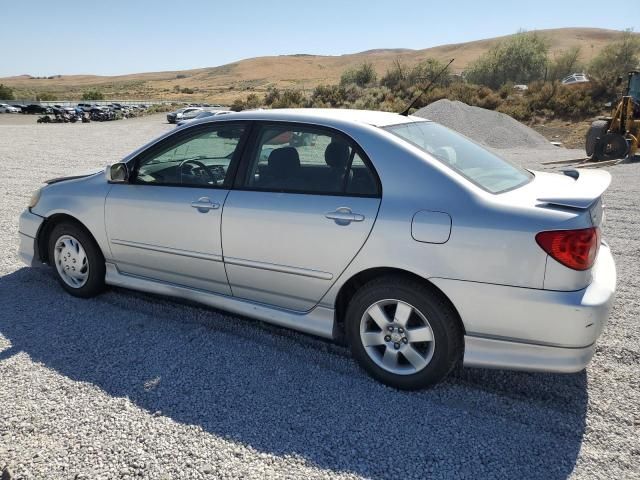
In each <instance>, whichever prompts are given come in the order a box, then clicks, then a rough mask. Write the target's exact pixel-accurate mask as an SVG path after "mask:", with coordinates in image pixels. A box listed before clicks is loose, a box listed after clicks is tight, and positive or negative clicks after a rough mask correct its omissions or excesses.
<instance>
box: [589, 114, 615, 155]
mask: <svg viewBox="0 0 640 480" xmlns="http://www.w3.org/2000/svg"><path fill="white" fill-rule="evenodd" d="M607 130H609V121H608V120H596V121H595V122H593V123H592V124H591V126H590V127H589V131H588V132H587V139H586V142H585V151H586V153H587V157H591V156H593V154H594V152H595V151H596V140H597V139H598V138H602V136H603V135H604V134H605V133H607Z"/></svg>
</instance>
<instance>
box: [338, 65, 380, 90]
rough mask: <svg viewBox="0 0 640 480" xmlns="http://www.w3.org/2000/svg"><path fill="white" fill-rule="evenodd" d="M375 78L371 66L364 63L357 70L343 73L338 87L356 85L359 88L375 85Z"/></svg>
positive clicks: (374, 72)
mask: <svg viewBox="0 0 640 480" xmlns="http://www.w3.org/2000/svg"><path fill="white" fill-rule="evenodd" d="M377 78H378V76H377V75H376V71H375V69H374V68H373V64H372V63H369V62H365V63H363V64H362V65H360V66H359V67H357V68H354V69H351V70H347V71H346V72H344V73H343V74H342V76H341V77H340V85H343V86H344V85H350V84H356V85H358V86H359V87H366V86H367V85H371V84H373V83H376V81H377Z"/></svg>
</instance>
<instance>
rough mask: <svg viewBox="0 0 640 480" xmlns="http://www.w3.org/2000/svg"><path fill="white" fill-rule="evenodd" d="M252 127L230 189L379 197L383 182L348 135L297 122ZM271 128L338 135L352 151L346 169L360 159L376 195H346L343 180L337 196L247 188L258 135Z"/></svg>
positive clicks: (257, 123)
mask: <svg viewBox="0 0 640 480" xmlns="http://www.w3.org/2000/svg"><path fill="white" fill-rule="evenodd" d="M252 123H253V125H252V126H251V128H249V132H247V133H249V134H248V135H247V138H246V142H245V145H244V148H243V155H242V158H241V159H240V162H239V164H238V167H237V169H236V172H235V179H234V181H233V187H231V188H232V189H233V190H240V191H250V192H273V193H282V194H294V195H324V196H336V197H364V198H381V197H382V182H381V181H380V176H379V175H378V172H377V170H376V169H375V167H374V165H373V162H372V161H371V160H370V159H369V156H368V155H367V154H366V153H365V151H364V150H363V148H362V147H361V146H360V144H358V142H356V141H355V140H354V139H353V138H352V137H351V136H350V135H348V134H346V133H345V132H342V131H340V130H338V129H336V128H333V127H327V126H325V125H316V124H314V123H305V122H299V121H292V122H288V121H283V120H275V121H269V120H258V121H254V122H252ZM270 126H275V127H287V128H291V129H295V128H303V129H304V128H310V129H314V130H318V131H326V132H327V133H330V134H333V135H336V134H337V135H340V136H342V137H344V138H345V139H346V140H347V141H348V142H349V144H350V145H351V146H352V152H351V155H350V159H349V167H348V170H350V169H351V166H352V163H353V159H354V157H355V155H356V154H357V155H358V156H359V157H360V158H361V159H362V162H363V163H364V164H365V166H366V167H367V168H368V169H369V171H370V172H371V174H372V175H373V178H374V181H375V184H376V193H375V194H356V193H347V191H346V186H347V185H346V180H345V184H344V185H343V188H342V192H339V193H327V192H315V191H305V190H281V189H264V188H253V187H250V186H248V185H245V183H246V180H247V171H248V169H249V168H250V166H251V162H252V160H253V159H254V158H255V156H256V155H257V153H258V152H257V150H258V148H259V145H258V144H259V137H260V135H259V134H260V133H261V132H262V131H263V130H264V129H265V128H268V127H270Z"/></svg>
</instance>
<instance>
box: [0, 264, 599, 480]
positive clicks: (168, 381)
mask: <svg viewBox="0 0 640 480" xmlns="http://www.w3.org/2000/svg"><path fill="white" fill-rule="evenodd" d="M0 334H2V336H4V337H5V338H6V339H7V340H9V342H10V343H11V345H10V347H9V348H6V349H4V350H2V351H0V362H2V361H5V360H7V359H10V358H11V357H12V356H13V355H15V354H17V353H20V352H25V353H26V354H28V355H29V356H30V358H31V359H32V360H33V361H35V362H41V363H42V364H44V365H45V366H46V367H48V368H50V369H53V370H55V371H57V372H59V373H60V374H61V375H64V376H66V377H68V378H70V379H73V380H76V381H82V382H90V383H92V384H94V385H96V386H97V387H99V388H100V389H102V390H104V391H105V392H107V393H108V394H109V395H111V396H114V397H126V398H128V399H130V400H131V401H132V402H134V403H135V404H136V405H138V406H139V407H141V408H143V409H145V410H147V411H149V412H151V413H154V414H156V415H163V416H166V417H169V418H171V419H173V420H175V421H177V422H180V423H183V424H190V425H197V426H200V427H202V428H203V429H204V430H205V431H206V432H208V433H209V434H211V435H215V436H218V437H222V438H225V439H228V440H231V441H234V442H239V443H242V444H244V445H248V446H250V447H252V448H254V449H256V450H257V451H259V452H265V453H269V454H273V455H278V456H285V455H289V456H291V455H294V456H299V457H302V458H304V459H305V460H306V461H307V462H309V463H310V464H312V465H316V466H317V467H320V468H323V469H328V470H333V471H340V472H351V473H353V474H357V475H363V476H366V477H371V478H388V477H397V478H405V477H408V476H415V472H416V471H417V472H423V473H424V477H428V476H432V475H435V476H444V475H445V473H446V476H453V477H462V476H467V477H474V478H484V477H501V478H504V477H516V476H517V477H519V478H545V479H560V478H566V477H567V476H569V475H570V473H571V472H572V470H573V468H574V466H575V463H576V459H577V457H578V453H579V451H580V446H581V442H582V437H583V434H584V430H585V416H586V412H587V400H588V397H587V376H586V373H585V372H581V373H579V374H574V375H553V374H530V373H518V372H504V371H489V370H473V369H462V370H459V371H456V372H455V373H454V375H453V376H452V377H451V378H450V379H448V380H447V381H446V382H444V383H442V384H441V385H438V386H437V387H435V388H433V389H431V390H428V391H422V392H400V391H396V390H393V389H390V388H387V387H385V386H383V385H380V384H378V383H376V382H375V381H372V380H370V379H369V378H368V377H367V376H366V375H365V374H364V373H362V372H361V371H360V370H359V369H358V368H357V367H356V366H355V364H354V362H353V361H351V359H350V357H349V353H348V351H347V350H346V349H345V348H343V347H339V346H335V345H333V344H330V343H327V342H324V341H321V340H317V339H315V338H312V337H308V336H305V335H301V334H298V333H295V332H291V331H288V330H285V329H279V328H275V327H270V326H266V325H265V324H262V323H260V322H255V321H252V320H248V319H244V318H239V317H235V316H230V315H226V314H224V313H220V312H216V311H212V310H210V309H206V308H201V307H198V306H193V305H185V304H183V303H176V302H173V301H169V300H165V299H162V298H158V297H153V296H147V295H144V294H139V293H135V292H127V291H123V290H112V291H109V292H107V293H105V294H103V295H101V296H99V297H97V298H95V299H91V300H81V299H77V298H74V297H71V296H69V295H67V294H65V293H64V292H63V291H62V289H61V288H60V287H59V286H58V285H57V283H56V280H55V279H54V277H53V276H52V274H51V273H50V272H49V271H48V270H42V269H27V268H23V269H21V270H18V271H16V272H14V273H11V274H9V275H5V276H3V277H0ZM4 381H6V382H8V383H9V384H10V383H11V379H10V378H8V379H7V378H5V379H4ZM406 466H411V468H410V471H411V472H414V473H411V474H410V473H409V470H408V469H407V470H405V467H406Z"/></svg>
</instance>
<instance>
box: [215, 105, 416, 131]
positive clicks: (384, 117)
mask: <svg viewBox="0 0 640 480" xmlns="http://www.w3.org/2000/svg"><path fill="white" fill-rule="evenodd" d="M224 117H227V118H229V117H233V118H234V119H238V120H274V121H278V120H281V121H289V122H295V121H300V122H313V121H314V120H318V121H323V122H326V121H327V120H339V121H347V122H357V123H365V124H368V125H373V126H375V127H385V126H388V125H397V124H400V123H411V122H415V121H424V119H423V118H418V117H412V116H408V117H405V116H403V115H399V114H397V113H392V112H379V111H375V110H350V109H340V108H282V109H273V110H244V111H242V112H234V113H232V114H230V115H224ZM209 118H211V117H209ZM213 118H215V117H213Z"/></svg>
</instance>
